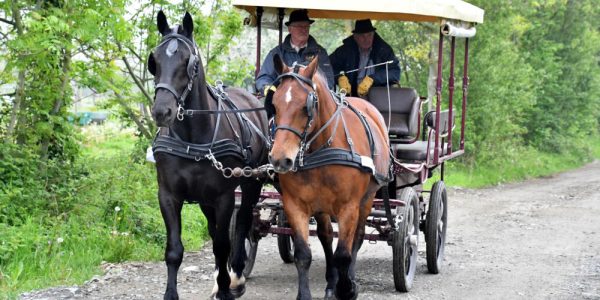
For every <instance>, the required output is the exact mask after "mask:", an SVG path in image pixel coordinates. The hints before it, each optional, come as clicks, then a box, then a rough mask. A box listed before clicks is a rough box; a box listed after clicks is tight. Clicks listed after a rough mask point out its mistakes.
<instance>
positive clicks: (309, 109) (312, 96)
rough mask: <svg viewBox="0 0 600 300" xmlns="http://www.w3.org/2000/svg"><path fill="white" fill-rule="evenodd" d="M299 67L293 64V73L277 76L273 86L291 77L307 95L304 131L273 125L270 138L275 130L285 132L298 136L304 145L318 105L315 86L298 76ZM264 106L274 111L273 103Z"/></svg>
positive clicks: (273, 135) (310, 81)
mask: <svg viewBox="0 0 600 300" xmlns="http://www.w3.org/2000/svg"><path fill="white" fill-rule="evenodd" d="M300 66H301V65H299V64H294V71H293V72H288V73H283V74H281V75H279V76H278V77H277V78H276V79H275V81H274V83H273V85H279V83H280V82H281V79H283V78H286V77H292V78H294V79H295V80H296V81H297V82H298V83H299V84H300V86H301V87H302V88H303V89H304V90H305V91H306V92H307V93H308V96H306V114H307V116H308V118H307V119H306V125H304V130H303V131H302V132H300V130H298V129H296V128H293V127H291V126H289V125H277V124H275V128H274V129H273V130H272V132H271V138H274V137H275V133H276V132H277V130H280V129H281V130H287V131H290V132H292V133H293V134H295V135H296V136H298V137H299V138H300V141H301V142H302V143H304V142H305V141H306V137H307V136H308V130H309V129H310V127H311V126H312V123H313V121H314V118H315V113H314V111H315V110H317V108H318V103H319V99H318V97H317V94H316V92H315V89H316V87H315V84H314V83H313V82H312V80H310V79H308V78H306V77H304V76H302V75H300V74H298V70H299V67H300ZM304 83H305V84H308V85H309V86H310V87H311V88H312V89H313V90H312V91H309V90H308V89H307V88H306V87H305V86H304ZM265 106H270V108H268V109H272V111H275V109H274V107H273V103H272V102H268V103H265Z"/></svg>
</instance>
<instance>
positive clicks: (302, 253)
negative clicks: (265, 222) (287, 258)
mask: <svg viewBox="0 0 600 300" xmlns="http://www.w3.org/2000/svg"><path fill="white" fill-rule="evenodd" d="M284 197H285V194H284ZM288 200H289V201H286V200H285V199H284V204H283V207H284V209H285V214H286V217H287V219H288V222H289V224H290V227H291V228H292V231H293V234H294V261H295V263H296V269H297V270H298V295H297V296H296V299H301V300H307V299H312V297H311V295H310V288H309V286H308V270H309V268H310V263H311V261H312V253H311V252H310V247H309V246H308V219H309V218H310V215H309V214H308V213H307V212H306V211H305V209H304V208H303V207H300V206H299V205H297V204H296V203H295V199H293V198H292V199H288Z"/></svg>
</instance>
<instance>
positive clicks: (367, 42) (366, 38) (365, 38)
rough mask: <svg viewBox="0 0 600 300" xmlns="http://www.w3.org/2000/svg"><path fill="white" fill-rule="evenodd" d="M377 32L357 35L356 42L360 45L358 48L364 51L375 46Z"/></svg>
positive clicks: (355, 36)
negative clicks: (374, 39)
mask: <svg viewBox="0 0 600 300" xmlns="http://www.w3.org/2000/svg"><path fill="white" fill-rule="evenodd" d="M374 35H375V32H373V31H371V32H365V33H355V34H354V40H355V41H356V43H357V44H358V48H359V49H360V50H362V51H366V50H369V48H371V46H373V36H374Z"/></svg>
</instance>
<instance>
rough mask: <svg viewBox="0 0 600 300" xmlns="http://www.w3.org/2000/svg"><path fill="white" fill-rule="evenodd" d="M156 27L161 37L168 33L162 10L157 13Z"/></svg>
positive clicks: (165, 17) (167, 25) (167, 24)
mask: <svg viewBox="0 0 600 300" xmlns="http://www.w3.org/2000/svg"><path fill="white" fill-rule="evenodd" d="M156 26H157V27H158V32H160V33H161V34H162V35H165V34H167V33H169V32H168V31H169V22H168V21H167V16H165V13H164V12H163V11H162V10H160V11H158V15H157V16H156Z"/></svg>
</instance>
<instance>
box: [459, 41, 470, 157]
mask: <svg viewBox="0 0 600 300" xmlns="http://www.w3.org/2000/svg"><path fill="white" fill-rule="evenodd" d="M468 70H469V39H468V38H466V39H465V63H464V65H463V84H462V89H463V93H462V94H463V95H462V118H461V121H460V150H465V121H466V118H467V94H468V90H469V72H468Z"/></svg>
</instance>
